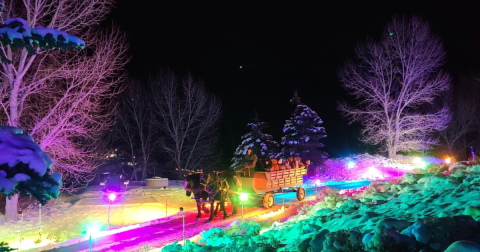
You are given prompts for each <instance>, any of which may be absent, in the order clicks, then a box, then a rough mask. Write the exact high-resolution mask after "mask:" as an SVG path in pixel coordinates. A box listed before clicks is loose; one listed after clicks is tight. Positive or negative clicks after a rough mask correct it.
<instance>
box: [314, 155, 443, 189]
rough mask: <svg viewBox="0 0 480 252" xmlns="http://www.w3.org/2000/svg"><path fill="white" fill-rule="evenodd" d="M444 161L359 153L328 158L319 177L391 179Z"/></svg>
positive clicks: (347, 179) (339, 179)
mask: <svg viewBox="0 0 480 252" xmlns="http://www.w3.org/2000/svg"><path fill="white" fill-rule="evenodd" d="M444 163H445V161H443V160H441V159H438V158H434V157H412V156H401V155H398V156H397V157H395V159H390V158H386V157H382V156H380V155H369V154H361V155H354V156H351V157H346V158H334V159H328V160H327V161H325V163H324V165H323V166H322V167H321V169H320V177H319V179H320V180H321V181H322V182H330V181H336V182H338V181H361V180H383V179H393V178H396V177H400V176H403V174H405V173H406V172H413V171H414V170H415V169H416V168H423V167H422V166H424V165H425V166H428V165H431V164H434V165H439V164H444Z"/></svg>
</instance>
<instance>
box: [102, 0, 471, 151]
mask: <svg viewBox="0 0 480 252" xmlns="http://www.w3.org/2000/svg"><path fill="white" fill-rule="evenodd" d="M479 2H480V1H473V0H471V1H458V0H456V1H451V0H450V1H444V0H442V1H438V0H437V1H435V0H430V1H420V0H415V1H406V0H401V1H385V0H384V1H360V0H356V1H344V0H333V1H320V0H317V1H261V0H258V1H252V2H250V1H228V0H227V1H222V2H221V3H216V2H213V1H178V0H173V1H160V0H142V1H132V0H119V2H118V3H117V8H116V9H115V10H114V11H113V13H112V15H111V19H110V20H111V21H113V22H114V23H116V24H118V25H119V26H120V27H121V28H122V29H123V30H125V31H126V33H127V35H128V39H129V41H128V43H129V46H130V55H131V57H132V58H131V61H130V63H129V64H128V67H127V70H128V72H129V74H131V75H133V76H136V77H140V78H143V77H147V76H149V75H151V74H154V73H155V72H158V70H159V69H164V68H169V69H171V70H173V71H175V72H176V73H178V74H186V73H188V72H190V73H192V74H193V75H194V76H195V77H197V78H200V79H203V80H204V82H205V84H206V85H207V88H208V89H209V91H211V92H213V93H215V94H216V95H218V96H219V97H220V98H221V99H222V100H223V118H222V123H221V139H220V144H221V148H222V150H223V153H224V159H225V160H227V159H229V158H231V156H232V155H233V152H234V150H235V148H236V147H237V146H238V144H240V137H241V136H242V135H243V134H244V133H246V132H247V131H248V129H247V127H246V124H247V123H248V122H250V121H251V120H252V118H253V116H254V112H255V109H256V110H257V111H258V113H259V117H260V120H262V121H266V122H268V123H269V124H270V128H269V129H268V130H267V132H268V133H270V134H272V135H273V136H274V137H275V138H276V140H277V141H279V140H280V137H281V136H282V132H281V131H282V127H283V123H284V122H285V120H286V119H288V118H289V116H290V114H291V113H292V112H293V109H294V107H293V106H292V105H291V104H290V103H289V100H290V98H291V97H292V95H293V92H294V90H295V89H298V91H299V95H300V97H301V98H302V102H304V103H305V104H307V105H309V106H310V107H311V108H312V109H313V110H315V111H316V112H317V113H318V115H319V116H320V117H321V118H322V120H323V121H324V127H325V128H326V131H327V135H328V137H327V139H326V140H325V141H324V143H325V144H326V147H325V150H326V151H327V152H328V153H329V154H330V156H332V157H338V156H344V155H348V154H349V153H357V152H364V151H370V152H372V151H374V150H375V149H374V148H372V147H370V148H368V147H367V146H365V145H363V144H361V142H360V141H359V140H358V134H359V130H360V128H359V126H358V125H348V124H347V122H346V120H344V119H343V118H342V117H341V116H340V113H339V111H338V110H337V101H339V100H345V99H347V100H348V99H349V98H348V97H347V96H346V93H345V91H343V89H342V88H341V86H340V84H339V81H338V76H337V72H338V69H339V68H340V67H341V66H342V65H343V64H344V63H345V61H346V60H348V59H351V58H353V57H354V47H355V45H356V44H357V43H358V42H361V41H364V40H365V39H366V38H367V37H373V38H375V39H376V38H378V37H379V36H380V33H381V32H382V29H383V28H384V27H385V26H386V24H387V23H388V22H389V20H390V19H391V17H392V15H394V14H407V15H411V14H415V15H418V16H421V17H422V18H424V19H426V20H427V21H429V22H430V24H431V26H432V29H433V31H434V32H435V33H437V34H438V35H440V36H441V37H442V38H443V40H444V43H445V48H446V50H447V57H448V59H447V60H448V63H447V65H446V66H445V67H446V69H447V70H448V71H449V72H450V73H451V74H452V76H453V77H454V78H457V77H458V75H459V74H461V73H467V72H471V71H477V72H478V70H479V68H478V66H479V65H480V60H479V59H480V15H479V14H478V12H479V7H480V4H479ZM110 20H109V21H110ZM240 66H242V68H240Z"/></svg>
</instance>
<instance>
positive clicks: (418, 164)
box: [413, 157, 427, 169]
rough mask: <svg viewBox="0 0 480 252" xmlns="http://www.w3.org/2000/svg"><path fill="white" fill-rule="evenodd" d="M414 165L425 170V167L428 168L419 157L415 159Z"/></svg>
mask: <svg viewBox="0 0 480 252" xmlns="http://www.w3.org/2000/svg"><path fill="white" fill-rule="evenodd" d="M413 163H414V164H415V165H416V166H417V168H422V169H424V168H425V167H427V163H425V162H424V161H423V160H422V159H420V158H419V157H415V158H414V159H413Z"/></svg>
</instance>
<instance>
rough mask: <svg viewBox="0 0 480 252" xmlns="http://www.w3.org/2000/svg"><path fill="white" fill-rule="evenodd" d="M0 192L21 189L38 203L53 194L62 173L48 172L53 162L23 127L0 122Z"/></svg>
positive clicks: (58, 185)
mask: <svg viewBox="0 0 480 252" xmlns="http://www.w3.org/2000/svg"><path fill="white" fill-rule="evenodd" d="M0 151H1V153H2V154H1V155H0V193H1V194H5V195H7V197H11V196H13V195H15V194H18V193H21V194H24V195H27V196H30V197H34V198H35V199H37V200H38V201H39V202H40V203H42V205H45V204H46V203H47V201H48V200H50V199H52V198H57V196H58V194H59V193H60V189H59V187H60V186H61V185H62V183H61V179H62V175H60V173H57V172H53V173H52V169H51V167H52V165H53V162H52V160H51V159H50V157H49V156H48V154H47V153H45V152H43V151H42V149H41V148H40V146H39V145H38V144H36V143H35V142H34V141H33V139H32V138H31V137H30V136H28V135H25V134H23V130H21V129H18V128H14V127H10V126H0ZM7 209H8V208H7Z"/></svg>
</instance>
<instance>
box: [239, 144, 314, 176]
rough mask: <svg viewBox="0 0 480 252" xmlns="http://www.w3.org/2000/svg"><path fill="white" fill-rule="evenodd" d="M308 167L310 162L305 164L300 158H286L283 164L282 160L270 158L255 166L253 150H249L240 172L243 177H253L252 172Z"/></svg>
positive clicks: (255, 160)
mask: <svg viewBox="0 0 480 252" xmlns="http://www.w3.org/2000/svg"><path fill="white" fill-rule="evenodd" d="M308 165H310V160H307V161H306V162H305V164H304V163H303V162H302V159H301V158H300V157H288V158H287V160H285V162H284V161H283V158H278V159H276V158H271V159H267V160H265V162H264V163H263V164H257V155H256V154H255V153H253V150H252V149H251V148H249V149H248V150H247V154H246V155H245V157H244V169H243V171H242V172H241V174H243V175H244V176H247V177H250V176H253V172H254V171H262V172H271V171H280V170H288V169H297V168H305V167H308Z"/></svg>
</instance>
